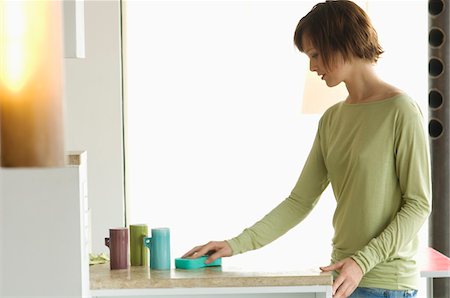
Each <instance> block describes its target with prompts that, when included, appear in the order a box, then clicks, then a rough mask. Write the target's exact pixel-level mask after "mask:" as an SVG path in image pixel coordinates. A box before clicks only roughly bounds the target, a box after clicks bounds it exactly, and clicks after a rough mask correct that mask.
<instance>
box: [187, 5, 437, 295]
mask: <svg viewBox="0 0 450 298" xmlns="http://www.w3.org/2000/svg"><path fill="white" fill-rule="evenodd" d="M294 42H295V44H296V46H297V47H298V49H299V50H300V51H301V52H303V53H305V54H306V55H307V56H308V57H309V59H310V69H311V71H313V72H316V73H317V75H319V76H320V77H321V79H322V80H324V81H325V83H326V84H327V85H328V86H329V87H333V86H336V85H338V84H339V83H341V82H344V84H345V86H346V88H347V90H348V96H347V98H346V99H345V100H344V101H342V102H340V103H338V104H336V105H334V106H332V107H331V108H329V109H328V110H327V111H326V112H325V113H324V115H323V116H322V118H321V120H320V122H319V127H318V130H317V135H316V138H315V141H314V144H313V147H312V149H311V152H310V154H309V157H308V159H307V161H306V163H305V165H304V168H303V170H302V173H301V175H300V178H299V179H298V181H297V184H296V185H295V187H294V189H293V190H292V192H291V194H290V196H289V197H288V198H287V199H285V200H284V201H283V202H281V204H280V205H278V206H277V207H276V208H275V209H273V210H272V211H271V212H270V213H269V214H267V215H266V216H265V217H264V218H263V219H262V220H260V221H259V222H257V223H256V224H254V225H253V226H252V227H250V228H248V229H245V230H244V231H243V232H242V233H241V234H240V235H238V236H237V237H235V238H233V239H230V240H227V241H217V242H209V243H208V244H205V245H202V246H197V247H195V248H193V249H192V250H190V251H189V252H188V253H186V254H185V255H184V257H196V256H201V255H205V254H207V253H211V252H212V254H211V255H210V257H209V258H208V261H207V262H211V261H213V260H215V259H216V258H219V257H226V256H231V255H236V254H239V253H243V252H246V251H249V250H253V249H257V248H259V247H262V246H264V245H266V244H268V243H270V242H271V241H273V240H275V239H276V238H278V237H280V236H281V235H283V234H284V233H285V232H287V231H288V230H289V229H291V228H292V227H294V226H295V225H297V224H298V223H299V222H301V221H302V220H303V219H304V218H305V217H306V216H307V215H308V213H309V212H310V211H311V210H312V208H313V207H314V205H315V204H316V202H317V200H318V199H319V197H320V195H321V193H322V192H323V191H324V190H325V188H326V187H327V186H328V184H329V183H331V185H332V188H333V193H334V196H335V198H336V202H337V205H336V210H335V213H334V217H333V226H334V230H335V234H334V237H333V241H332V243H333V252H332V256H331V263H332V264H331V265H329V266H326V267H321V270H322V271H333V274H334V277H335V279H334V283H333V295H334V297H335V298H340V297H349V296H350V295H351V296H350V297H354V298H356V297H415V296H416V294H417V287H418V286H417V283H418V268H417V264H416V261H415V259H414V258H415V255H416V252H417V248H418V239H417V232H418V231H419V229H420V227H421V226H422V224H423V223H424V221H425V220H426V218H427V216H428V215H429V212H430V203H429V201H430V192H431V190H430V184H431V183H430V170H429V155H428V143H427V137H426V135H425V131H424V128H423V123H422V121H423V119H422V115H421V112H420V110H419V108H418V106H417V104H416V103H415V102H414V101H413V100H412V99H411V98H410V97H409V96H408V95H406V94H405V93H404V92H402V91H401V90H399V89H397V88H396V87H394V86H392V85H390V84H388V83H386V82H384V81H383V80H382V79H381V78H379V77H378V76H377V74H376V73H375V71H374V69H373V65H374V64H375V63H376V62H377V60H378V58H379V56H380V54H382V53H383V51H382V48H381V46H380V45H379V42H378V37H377V33H376V31H375V29H374V28H373V26H372V24H371V22H370V19H369V17H368V16H367V14H366V13H365V12H364V10H362V9H361V8H360V7H359V6H357V5H356V4H355V3H353V2H351V1H345V0H342V1H327V2H323V3H319V4H317V5H315V6H314V7H313V8H312V10H311V11H310V12H309V13H308V14H307V15H306V16H304V17H303V18H302V19H301V20H300V22H299V23H298V26H297V28H296V31H295V35H294Z"/></svg>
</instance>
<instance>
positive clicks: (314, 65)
mask: <svg viewBox="0 0 450 298" xmlns="http://www.w3.org/2000/svg"><path fill="white" fill-rule="evenodd" d="M302 47H303V49H304V51H305V54H306V55H307V56H308V58H309V69H310V70H311V71H315V72H316V73H317V75H318V76H320V77H321V79H322V80H324V81H325V83H326V84H327V86H328V87H334V86H336V85H338V84H339V83H341V82H343V81H344V80H345V74H346V73H347V68H348V67H347V66H348V64H347V63H345V62H344V59H343V57H342V55H341V54H337V56H336V57H335V59H334V62H333V65H331V66H330V68H329V69H328V68H326V67H325V65H324V63H323V59H322V55H321V54H320V53H319V50H318V49H316V48H314V46H313V44H312V42H311V40H310V39H309V38H307V37H306V36H305V35H303V38H302Z"/></svg>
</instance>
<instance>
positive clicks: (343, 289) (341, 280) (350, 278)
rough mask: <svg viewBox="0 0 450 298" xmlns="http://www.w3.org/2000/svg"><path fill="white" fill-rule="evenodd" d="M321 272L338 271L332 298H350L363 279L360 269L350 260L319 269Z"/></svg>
mask: <svg viewBox="0 0 450 298" xmlns="http://www.w3.org/2000/svg"><path fill="white" fill-rule="evenodd" d="M320 270H322V272H329V271H334V270H336V271H338V272H339V276H338V277H337V278H336V280H335V281H334V283H333V298H345V297H348V296H350V295H351V294H352V293H353V291H354V290H355V289H356V288H357V287H358V285H359V282H360V281H361V279H362V277H363V272H362V270H361V267H359V265H358V264H357V263H356V262H355V260H353V259H352V258H346V259H343V260H342V261H339V262H337V263H335V264H333V265H330V266H326V267H320Z"/></svg>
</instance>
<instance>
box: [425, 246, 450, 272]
mask: <svg viewBox="0 0 450 298" xmlns="http://www.w3.org/2000/svg"><path fill="white" fill-rule="evenodd" d="M420 275H421V276H422V277H450V258H449V257H447V256H445V255H443V254H442V253H440V252H438V251H437V250H435V249H433V248H431V247H427V249H426V250H425V251H423V252H422V253H421V254H420Z"/></svg>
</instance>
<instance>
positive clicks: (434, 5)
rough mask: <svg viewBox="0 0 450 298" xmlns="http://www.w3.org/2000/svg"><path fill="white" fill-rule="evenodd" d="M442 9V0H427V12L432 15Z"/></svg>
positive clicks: (435, 14)
mask: <svg viewBox="0 0 450 298" xmlns="http://www.w3.org/2000/svg"><path fill="white" fill-rule="evenodd" d="M443 10H444V1H442V0H430V1H428V12H429V13H430V14H432V15H434V16H437V15H438V14H440V13H441V12H442V11H443Z"/></svg>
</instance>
